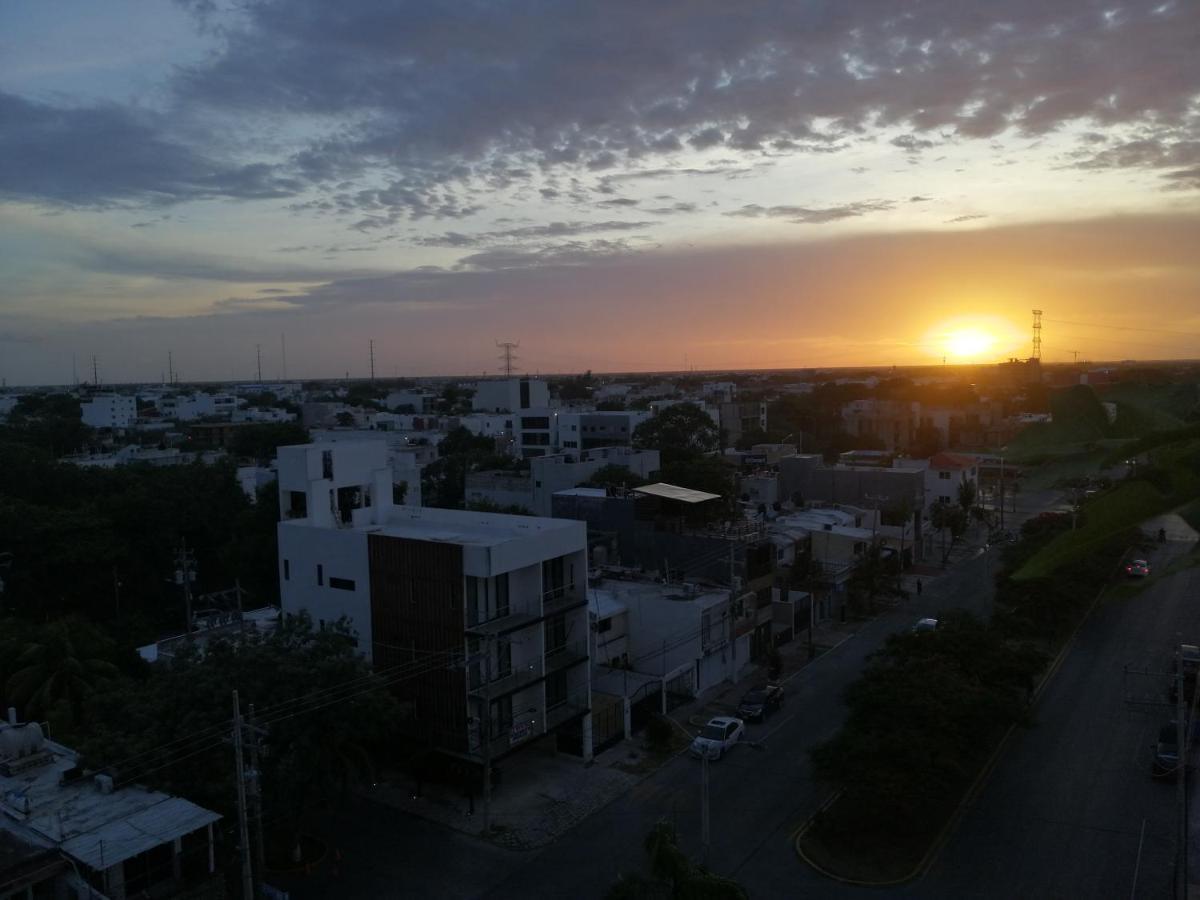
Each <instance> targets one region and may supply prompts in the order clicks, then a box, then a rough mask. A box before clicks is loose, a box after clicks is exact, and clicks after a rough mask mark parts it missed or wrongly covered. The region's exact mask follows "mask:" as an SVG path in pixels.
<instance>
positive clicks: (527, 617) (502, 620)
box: [466, 607, 541, 635]
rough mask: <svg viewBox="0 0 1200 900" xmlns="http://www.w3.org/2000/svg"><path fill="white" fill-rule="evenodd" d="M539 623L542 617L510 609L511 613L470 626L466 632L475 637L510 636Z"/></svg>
mask: <svg viewBox="0 0 1200 900" xmlns="http://www.w3.org/2000/svg"><path fill="white" fill-rule="evenodd" d="M539 621H541V616H536V615H533V614H532V613H527V612H523V611H521V610H517V609H513V608H511V607H510V608H509V611H508V612H507V613H504V614H503V615H499V616H496V617H495V618H493V619H488V620H487V621H486V622H477V623H475V624H474V625H468V626H467V628H466V632H467V634H473V635H488V634H510V633H511V632H514V631H520V630H521V629H522V628H525V627H527V626H529V625H532V624H534V623H535V622H539Z"/></svg>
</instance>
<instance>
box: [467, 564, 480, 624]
mask: <svg viewBox="0 0 1200 900" xmlns="http://www.w3.org/2000/svg"><path fill="white" fill-rule="evenodd" d="M467 624H468V625H478V624H479V579H478V578H476V577H475V576H474V575H468V576H467Z"/></svg>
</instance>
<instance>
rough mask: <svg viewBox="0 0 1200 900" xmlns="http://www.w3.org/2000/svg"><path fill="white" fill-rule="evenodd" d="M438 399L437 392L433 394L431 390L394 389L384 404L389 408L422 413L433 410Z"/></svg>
mask: <svg viewBox="0 0 1200 900" xmlns="http://www.w3.org/2000/svg"><path fill="white" fill-rule="evenodd" d="M437 400H438V398H437V394H431V393H430V392H429V391H418V390H407V391H392V392H391V393H389V394H388V395H387V398H386V399H385V400H384V401H383V405H384V406H386V407H387V408H388V409H392V410H405V411H407V412H410V413H415V414H418V415H420V414H422V413H431V412H433V411H434V409H435V408H436V406H437Z"/></svg>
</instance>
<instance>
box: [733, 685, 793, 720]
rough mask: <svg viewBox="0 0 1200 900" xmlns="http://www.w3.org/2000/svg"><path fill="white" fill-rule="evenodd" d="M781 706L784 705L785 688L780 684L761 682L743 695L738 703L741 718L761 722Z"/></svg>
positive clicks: (738, 712)
mask: <svg viewBox="0 0 1200 900" xmlns="http://www.w3.org/2000/svg"><path fill="white" fill-rule="evenodd" d="M781 706H783V688H782V687H781V686H780V685H778V684H760V685H759V686H758V687H755V688H752V689H751V690H749V691H747V692H746V696H744V697H742V702H741V703H739V704H738V708H737V714H738V718H740V719H750V720H752V721H755V722H761V721H763V720H764V719H765V718H766V717H767V716H769V715H770V714H771V713H773V712H775V710H777V709H779V707H781Z"/></svg>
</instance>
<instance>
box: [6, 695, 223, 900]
mask: <svg viewBox="0 0 1200 900" xmlns="http://www.w3.org/2000/svg"><path fill="white" fill-rule="evenodd" d="M15 718H16V717H15V713H14V712H13V711H12V710H10V711H9V722H8V723H6V724H0V833H7V834H8V835H9V836H10V839H9V840H8V841H7V843H8V844H9V846H12V845H13V844H16V845H17V852H18V854H19V855H20V856H21V857H24V858H25V859H29V858H37V857H38V856H40V857H41V858H42V859H44V860H45V861H46V862H47V865H48V867H49V868H48V870H47V871H49V872H52V873H53V881H52V883H51V884H50V885H46V888H47V889H50V890H52V893H50V894H46V895H45V896H61V897H78V898H80V900H83V898H91V897H95V896H96V895H97V893H98V894H99V895H102V896H104V897H105V898H108V900H125V898H127V897H128V898H135V897H149V896H155V897H168V896H172V895H174V894H176V893H179V892H182V891H184V890H197V889H200V887H201V886H203V885H207V886H211V887H213V888H214V889H215V888H218V887H219V885H218V884H217V883H216V882H217V878H218V877H217V875H216V852H215V848H214V845H213V825H214V824H215V823H216V822H218V821H219V820H220V818H221V817H220V816H219V815H218V814H217V813H215V812H212V811H210V810H207V809H204V808H203V807H200V806H197V805H196V804H194V803H192V802H190V801H188V800H184V799H183V798H181V797H173V796H171V795H169V794H164V793H161V792H159V791H152V790H148V789H146V788H144V787H141V786H139V785H136V784H126V783H123V782H122V781H121V773H120V772H117V771H114V772H111V773H109V772H91V771H87V770H85V769H83V768H82V766H81V760H80V758H79V755H78V754H77V753H75V751H73V750H71V749H69V748H67V747H64V746H63V745H61V744H57V743H55V742H53V741H50V740H48V739H46V737H45V736H44V733H43V730H42V728H41V726H40V725H38V724H36V723H28V724H24V725H22V724H18V723H17V722H16V721H15ZM39 851H40V853H39ZM59 859H61V860H63V861H64V862H65V863H66V866H65V868H64V867H62V866H59V865H58V864H57V860H59ZM18 861H19V860H18ZM18 874H19V873H18ZM0 877H2V876H0ZM24 877H25V878H26V879H27V878H28V875H27V876H24ZM33 884H36V882H33V883H29V882H28V881H27V883H26V885H25V892H24V894H20V893H18V894H16V896H23V895H24V896H38V895H37V894H36V893H34V892H33ZM5 896H9V894H7V893H6V894H5Z"/></svg>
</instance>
